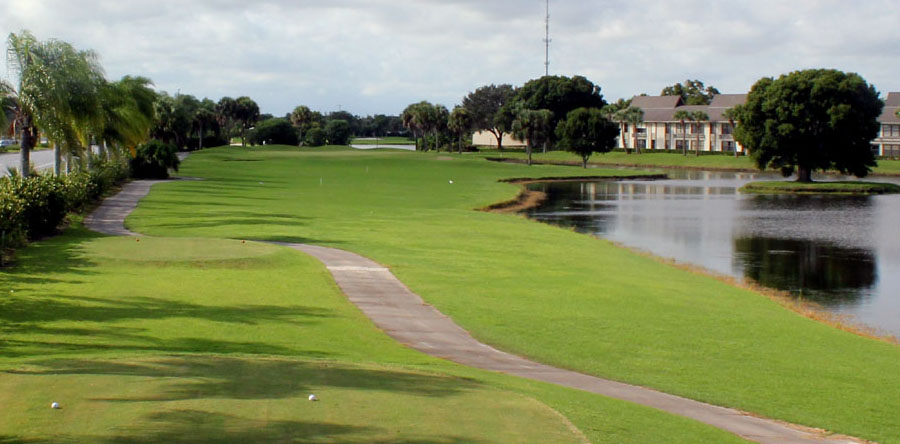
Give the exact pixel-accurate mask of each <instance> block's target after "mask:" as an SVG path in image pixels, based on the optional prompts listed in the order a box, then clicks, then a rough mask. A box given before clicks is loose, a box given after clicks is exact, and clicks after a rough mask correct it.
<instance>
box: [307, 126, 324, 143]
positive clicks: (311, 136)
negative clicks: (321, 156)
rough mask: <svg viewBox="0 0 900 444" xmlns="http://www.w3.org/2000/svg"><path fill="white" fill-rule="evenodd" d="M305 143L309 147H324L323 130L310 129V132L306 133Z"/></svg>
mask: <svg viewBox="0 0 900 444" xmlns="http://www.w3.org/2000/svg"><path fill="white" fill-rule="evenodd" d="M305 143H306V144H307V145H309V146H322V145H325V130H323V129H322V128H319V127H316V128H310V130H309V131H307V132H306V140H305Z"/></svg>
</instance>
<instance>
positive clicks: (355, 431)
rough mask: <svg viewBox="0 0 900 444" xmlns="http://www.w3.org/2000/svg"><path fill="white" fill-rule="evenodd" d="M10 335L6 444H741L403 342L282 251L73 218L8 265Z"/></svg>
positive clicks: (689, 424) (1, 411) (317, 271)
mask: <svg viewBox="0 0 900 444" xmlns="http://www.w3.org/2000/svg"><path fill="white" fill-rule="evenodd" d="M154 193H155V192H154ZM209 203H210V204H212V202H209ZM237 210H238V209H237V208H236V209H235V211H237ZM220 211H221V210H220ZM245 217H256V218H257V219H259V220H260V221H262V220H266V219H267V218H268V217H270V216H266V215H263V214H259V215H257V216H251V215H249V214H248V215H246V216H245ZM276 219H278V220H279V221H282V222H284V221H286V220H288V219H289V218H287V217H286V216H284V215H282V216H278V217H276ZM298 220H302V218H301V217H297V218H295V219H294V221H295V222H296V221H298ZM185 222H187V221H185ZM0 332H2V336H0V406H2V408H0V442H2V443H5V444H12V443H46V444H55V443H234V442H258V443H270V442H291V443H348V442H349V443H373V442H374V443H378V442H381V443H439V444H443V443H509V442H515V443H546V442H554V443H557V442H558V443H583V442H585V441H586V440H590V441H591V442H594V443H634V444H638V443H648V442H649V443H653V442H657V443H664V442H676V443H696V444H700V443H704V442H731V443H738V442H743V441H741V440H739V439H737V438H735V437H734V436H732V435H729V434H727V433H724V432H721V431H719V430H716V429H713V428H711V427H707V426H705V425H701V424H698V423H695V422H693V421H689V420H687V419H683V418H679V417H675V416H672V415H668V414H664V413H661V412H658V411H655V410H652V409H649V408H644V407H639V406H635V405H631V404H628V403H625V402H620V401H615V400H610V399H607V398H603V397H600V396H595V395H591V394H587V393H581V392H577V391H574V390H569V389H564V388H559V387H554V386H550V385H548V384H540V383H536V382H530V381H525V380H521V379H518V378H513V377H506V376H502V375H497V374H491V373H487V372H482V371H476V370H471V369H467V368H464V367H461V366H457V365H454V364H451V363H448V362H446V361H441V360H438V359H434V358H430V357H428V356H425V355H423V354H421V353H418V352H416V351H413V350H410V349H407V348H405V347H402V346H400V345H399V344H397V343H395V342H394V341H393V340H391V339H390V338H388V337H387V336H386V335H385V334H383V333H382V332H380V331H378V330H377V329H376V328H375V327H374V326H373V325H372V323H371V322H370V321H369V320H368V319H366V318H365V317H364V316H363V315H362V314H361V313H360V312H359V311H358V310H357V309H356V308H355V307H353V306H352V305H351V304H350V303H349V302H348V301H347V300H346V298H345V297H344V296H343V294H341V293H340V291H339V290H338V288H337V287H336V285H335V284H334V282H333V280H332V279H331V276H330V274H329V273H328V272H327V270H326V269H325V268H324V267H323V266H322V265H321V264H320V263H319V262H318V261H316V260H315V259H313V258H311V257H308V256H306V255H304V254H302V253H299V252H297V251H294V250H290V249H287V248H282V247H278V246H275V245H270V244H262V243H256V242H242V241H239V240H222V239H210V238H152V237H140V238H130V237H121V238H120V237H107V236H101V235H98V234H94V233H91V232H88V231H87V230H85V229H83V228H81V227H80V226H79V225H78V223H77V221H76V222H75V224H74V225H73V227H71V228H70V229H69V230H67V232H66V233H65V234H63V235H61V236H58V237H55V238H51V239H47V240H44V241H41V242H37V243H34V244H32V245H31V246H30V247H28V248H26V249H24V250H21V251H20V252H19V255H18V258H17V265H16V266H15V267H12V268H4V269H2V270H0ZM309 394H316V395H317V396H318V397H319V401H317V402H311V401H309V400H308V398H307V397H308V396H309ZM52 402H58V403H60V405H61V409H58V410H55V409H51V408H50V403H52Z"/></svg>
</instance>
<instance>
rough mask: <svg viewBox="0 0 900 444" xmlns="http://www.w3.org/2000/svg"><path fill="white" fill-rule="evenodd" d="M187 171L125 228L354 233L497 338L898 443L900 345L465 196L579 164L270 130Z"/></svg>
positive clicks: (634, 378) (541, 354)
mask: <svg viewBox="0 0 900 444" xmlns="http://www.w3.org/2000/svg"><path fill="white" fill-rule="evenodd" d="M701 158H703V157H701ZM233 160H250V161H249V162H231V161H233ZM236 165H240V167H236ZM589 171H590V172H592V173H596V174H598V175H599V174H615V172H607V171H602V170H599V169H595V170H589ZM183 174H185V175H190V176H201V177H204V178H206V179H207V180H205V181H202V182H177V183H171V184H165V185H163V186H160V187H159V188H158V189H157V190H156V191H155V192H154V193H153V194H151V196H149V197H148V198H147V199H146V200H145V201H144V202H143V203H142V205H141V206H140V207H139V208H138V210H137V211H136V212H135V213H134V215H133V216H132V217H131V218H129V220H128V223H129V225H130V226H131V227H132V229H134V230H136V231H139V232H143V233H148V234H153V235H167V236H183V237H200V236H209V237H217V238H234V239H241V238H245V237H247V236H252V237H253V238H255V239H260V240H285V241H301V242H310V243H317V244H322V245H328V246H334V247H338V248H344V249H348V250H351V251H354V252H357V253H360V254H362V255H365V256H368V257H371V258H373V259H375V260H377V261H379V262H381V263H383V264H386V265H388V266H390V267H391V268H392V270H393V271H394V273H395V274H396V275H398V277H399V278H400V279H401V280H402V281H403V282H404V283H406V284H407V285H408V286H409V287H410V288H411V289H412V290H413V291H415V292H417V293H419V294H420V295H422V296H423V297H424V298H425V299H426V300H427V301H428V302H430V303H432V304H434V305H435V306H436V307H437V308H439V309H440V310H441V311H443V312H444V313H447V314H449V315H450V316H452V317H453V318H454V320H455V321H456V322H458V323H459V324H461V325H462V326H463V327H465V328H467V329H468V330H470V331H472V332H473V334H474V335H475V336H476V337H478V338H479V339H481V340H483V341H485V342H488V343H491V344H494V345H496V346H498V347H500V348H503V349H505V350H509V351H512V352H515V353H519V354H522V355H525V356H528V357H531V358H533V359H536V360H539V361H543V362H547V363H550V364H554V365H558V366H562V367H566V368H573V369H577V370H580V371H583V372H587V373H591V374H595V375H599V376H603V377H608V378H611V379H618V380H623V381H627V382H631V383H635V384H639V385H646V386H650V387H654V388H657V389H660V390H663V391H667V392H671V393H676V394H679V395H683V396H686V397H690V398H694V399H698V400H703V401H708V402H711V403H714V404H719V405H724V406H731V407H737V408H740V409H744V410H748V411H752V412H755V413H759V414H762V415H765V416H769V417H774V418H778V419H783V420H786V421H790V422H794V423H799V424H804V425H809V426H815V427H821V428H825V429H828V430H833V431H836V432H839V433H846V434H849V435H853V436H860V437H863V438H868V439H872V440H876V441H878V442H882V443H897V442H900V420H898V419H897V417H896V415H895V412H896V411H900V372H897V371H896V365H897V362H900V347H897V346H896V345H893V344H888V343H883V342H878V341H873V340H870V339H866V338H862V337H858V336H854V335H852V334H849V333H846V332H842V331H838V330H835V329H833V328H832V327H829V326H827V325H823V324H819V323H817V322H814V321H812V320H809V319H806V318H803V317H802V316H800V315H797V314H795V313H793V312H790V311H788V310H786V309H784V308H782V307H781V306H779V305H778V304H776V303H774V302H772V301H770V300H768V299H766V298H764V297H762V296H760V295H758V294H755V293H752V292H750V291H747V290H742V289H738V288H734V287H732V286H730V285H727V284H725V283H722V282H719V281H716V280H714V279H711V278H708V277H705V276H701V275H696V274H691V273H688V272H685V271H681V270H677V269H674V268H671V267H669V266H667V265H664V264H662V263H660V262H658V261H656V260H653V259H651V258H646V257H642V256H639V255H635V254H632V253H630V252H627V251H624V250H622V249H619V248H616V247H614V246H612V245H611V244H610V243H608V242H605V241H602V240H598V239H594V238H590V237H587V236H583V235H580V234H577V233H574V232H571V231H568V230H564V229H560V228H556V227H551V226H546V225H542V224H539V223H535V222H532V221H528V220H526V219H524V218H521V217H515V216H510V215H499V214H489V213H483V212H478V211H473V209H474V208H481V207H484V206H486V205H488V204H491V203H495V202H499V201H504V200H508V199H510V198H511V197H513V196H514V195H515V194H516V193H517V188H516V187H515V186H514V185H510V184H504V183H499V182H497V180H498V179H502V178H508V177H524V176H533V177H552V176H561V175H578V174H584V170H582V169H580V168H569V167H552V166H534V167H530V168H529V167H526V166H524V165H513V164H498V163H491V162H485V161H483V160H482V159H480V158H478V157H477V156H466V155H449V154H444V153H441V154H432V153H355V152H347V151H337V150H323V151H319V152H314V151H311V150H309V151H300V152H298V151H297V150H296V149H289V148H278V147H266V148H264V149H263V148H255V149H247V150H244V149H233V148H229V149H214V150H209V151H205V152H202V153H199V154H197V155H194V157H192V158H191V159H190V160H189V161H188V162H186V163H185V165H184V169H183ZM451 181H452V183H451ZM651 277H652V278H651ZM836 399H839V400H840V402H838V403H836V402H835V400H836Z"/></svg>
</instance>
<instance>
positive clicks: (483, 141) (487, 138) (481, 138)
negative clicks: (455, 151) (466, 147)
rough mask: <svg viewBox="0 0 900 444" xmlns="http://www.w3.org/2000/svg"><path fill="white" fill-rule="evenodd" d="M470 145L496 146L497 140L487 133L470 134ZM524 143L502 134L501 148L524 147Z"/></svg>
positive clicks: (509, 135)
mask: <svg viewBox="0 0 900 444" xmlns="http://www.w3.org/2000/svg"><path fill="white" fill-rule="evenodd" d="M472 145H475V146H490V147H496V146H497V138H496V137H494V135H493V134H491V133H490V132H489V131H478V132H476V133H475V134H472ZM524 146H525V142H522V141H521V140H518V139H516V138H515V137H513V136H512V134H508V133H503V147H504V148H507V147H509V148H512V147H516V148H519V147H524Z"/></svg>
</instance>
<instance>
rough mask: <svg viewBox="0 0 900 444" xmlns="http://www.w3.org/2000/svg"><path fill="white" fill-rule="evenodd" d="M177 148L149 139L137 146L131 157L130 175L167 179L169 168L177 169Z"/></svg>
mask: <svg viewBox="0 0 900 444" xmlns="http://www.w3.org/2000/svg"><path fill="white" fill-rule="evenodd" d="M177 151H178V149H177V148H175V145H172V144H169V143H164V142H161V141H159V140H151V141H149V142H147V143H145V144H143V145H140V146H138V147H137V152H136V154H135V156H134V158H133V159H131V162H130V167H131V176H132V177H134V178H136V179H167V178H168V177H169V168H171V169H173V170H175V171H178V165H179V164H180V163H181V162H180V161H179V160H178V153H177Z"/></svg>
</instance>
